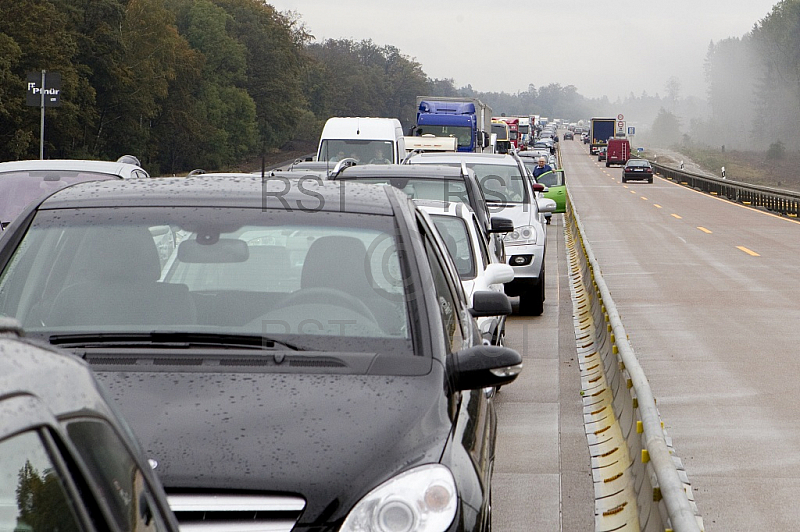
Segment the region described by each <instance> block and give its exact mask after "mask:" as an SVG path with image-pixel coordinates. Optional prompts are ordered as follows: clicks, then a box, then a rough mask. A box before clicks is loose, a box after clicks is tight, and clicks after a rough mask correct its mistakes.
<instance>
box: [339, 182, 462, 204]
mask: <svg viewBox="0 0 800 532" xmlns="http://www.w3.org/2000/svg"><path fill="white" fill-rule="evenodd" d="M345 179H347V177H346V176H345ZM352 180H353V181H358V182H359V183H369V184H379V185H387V184H388V185H392V186H393V187H395V188H399V189H400V190H402V191H403V192H405V193H406V194H408V195H409V196H410V197H411V198H412V199H426V200H437V201H457V202H461V203H467V204H468V203H469V194H468V192H467V184H466V183H465V182H464V181H456V180H454V179H413V178H405V177H365V178H361V177H358V178H353V179H352Z"/></svg>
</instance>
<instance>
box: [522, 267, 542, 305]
mask: <svg viewBox="0 0 800 532" xmlns="http://www.w3.org/2000/svg"><path fill="white" fill-rule="evenodd" d="M544 286H545V285H544V270H542V273H541V274H539V282H538V283H536V285H534V286H532V287H531V289H530V290H528V291H527V292H525V293H524V294H520V296H519V313H520V315H522V316H541V315H542V312H544Z"/></svg>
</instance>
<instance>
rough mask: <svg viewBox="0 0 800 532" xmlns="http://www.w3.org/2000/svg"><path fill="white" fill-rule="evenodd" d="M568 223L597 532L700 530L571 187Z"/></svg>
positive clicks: (689, 491)
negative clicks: (572, 197)
mask: <svg viewBox="0 0 800 532" xmlns="http://www.w3.org/2000/svg"><path fill="white" fill-rule="evenodd" d="M564 220H565V225H566V230H565V235H566V241H567V249H568V253H569V268H570V281H571V286H570V290H571V292H572V300H573V321H574V326H575V340H576V346H577V351H578V362H579V366H580V370H581V394H582V398H583V406H584V425H585V431H586V438H587V441H588V444H589V450H590V456H591V461H592V475H593V479H594V486H595V530H596V531H598V532H600V531H611V530H642V531H645V532H664V531H675V532H699V531H702V530H703V520H702V517H701V516H700V514H699V512H698V509H697V505H696V504H695V502H694V496H693V493H692V486H691V484H690V483H689V480H688V476H687V475H686V472H685V470H684V469H683V465H682V463H681V461H680V459H679V458H678V457H677V456H676V454H675V450H674V448H673V447H672V441H671V439H670V438H669V436H668V435H667V433H666V430H665V429H664V426H663V423H662V422H661V417H660V414H659V412H658V409H657V407H656V402H655V398H654V397H653V394H652V391H651V389H650V385H649V383H648V382H647V378H646V377H645V375H644V372H643V370H642V368H641V366H640V365H639V361H638V359H637V358H636V354H635V353H634V351H633V348H632V347H631V345H630V343H629V342H628V337H627V334H626V332H625V328H624V327H623V325H622V321H621V320H620V317H619V313H618V312H617V309H616V306H615V305H614V301H613V299H612V298H611V294H610V292H609V290H608V287H607V286H606V284H605V281H604V280H603V277H602V274H601V269H600V266H599V264H598V263H597V260H596V259H595V257H594V254H593V253H592V250H591V246H590V245H589V242H588V241H586V239H585V237H584V234H585V233H584V230H583V226H582V224H581V221H580V218H579V216H578V214H577V213H576V212H575V211H574V209H573V206H572V201H571V198H570V195H569V186H567V212H566V213H565V215H564Z"/></svg>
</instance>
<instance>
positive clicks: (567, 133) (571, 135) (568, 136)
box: [564, 130, 575, 140]
mask: <svg viewBox="0 0 800 532" xmlns="http://www.w3.org/2000/svg"><path fill="white" fill-rule="evenodd" d="M574 139H575V134H574V133H573V132H572V131H569V130H567V131H565V132H564V140H574Z"/></svg>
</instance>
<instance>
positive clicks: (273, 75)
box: [0, 0, 800, 175]
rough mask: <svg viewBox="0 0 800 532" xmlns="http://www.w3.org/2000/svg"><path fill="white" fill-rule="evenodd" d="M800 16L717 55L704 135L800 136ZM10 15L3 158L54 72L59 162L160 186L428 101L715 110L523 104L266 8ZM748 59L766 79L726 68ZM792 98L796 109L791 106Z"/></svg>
mask: <svg viewBox="0 0 800 532" xmlns="http://www.w3.org/2000/svg"><path fill="white" fill-rule="evenodd" d="M799 3H800V0H784V1H783V2H781V3H780V4H778V5H777V6H776V7H775V10H774V12H773V13H772V14H771V15H770V16H769V17H767V18H766V19H764V20H763V21H761V22H760V23H759V24H758V25H757V26H756V27H755V28H754V30H753V32H751V34H750V35H748V36H746V37H745V38H743V39H729V40H726V41H722V42H719V43H717V44H713V43H712V46H711V48H710V49H709V57H708V59H707V72H708V76H709V84H710V87H711V88H710V91H709V98H710V103H711V107H712V109H713V113H712V114H711V118H710V119H708V120H707V121H706V122H697V123H696V124H694V123H693V125H696V126H697V127H696V128H695V129H696V130H697V131H700V130H701V129H702V128H706V129H707V130H709V131H710V130H712V129H713V130H714V131H715V132H720V131H722V132H725V131H734V130H733V129H731V128H729V127H728V126H727V125H726V124H727V123H728V122H726V120H727V121H731V120H733V118H732V115H734V113H732V112H731V109H734V108H735V109H737V113H738V114H740V115H741V112H740V111H739V109H741V108H743V107H740V106H743V103H744V100H746V99H748V98H750V99H753V100H754V101H755V102H756V104H755V106H754V107H747V108H748V109H753V110H752V111H750V112H751V113H752V119H749V122H748V124H751V125H752V127H753V128H754V127H757V126H759V124H760V125H761V126H762V127H770V128H774V127H776V126H778V125H780V127H781V128H783V129H782V130H786V131H788V129H789V128H790V127H792V125H793V124H794V123H796V119H797V104H798V102H800V88H799V87H800V66H798V65H800V58H798V57H797V55H798V53H800V52H798V51H799V50H800V46H799V45H798V44H799V43H798V39H799V38H800V31H797V29H796V27H797V26H792V20H794V24H795V25H797V24H798V23H797V16H798V15H797V12H798V11H800V9H798V4H799ZM0 13H3V16H2V17H0V160H16V159H27V158H37V157H38V150H39V109H38V108H36V107H28V106H26V105H25V93H26V79H27V73H29V72H39V71H41V70H42V69H45V70H48V71H51V72H59V73H60V74H61V79H62V82H61V88H62V91H61V106H60V107H54V108H48V109H47V111H46V112H47V121H46V135H45V155H46V157H47V158H91V159H116V158H117V157H119V156H120V155H122V154H134V155H136V156H138V157H139V158H140V159H141V160H142V162H143V165H144V166H145V167H146V168H147V169H148V170H149V171H150V172H151V173H152V174H153V175H164V174H174V173H182V172H186V171H188V170H191V169H193V168H198V167H200V168H204V169H207V170H224V169H228V168H233V167H236V166H237V165H239V164H241V163H242V161H248V160H253V159H255V158H257V157H258V156H260V155H264V154H268V153H272V152H274V151H275V150H277V149H279V148H281V147H285V146H286V145H287V143H290V142H292V141H306V142H309V143H313V142H315V141H316V140H317V139H318V137H319V133H320V131H321V128H322V125H323V124H324V122H325V120H327V119H328V118H329V117H331V116H386V117H396V118H398V119H400V121H401V123H402V124H403V127H404V128H405V129H406V130H408V129H409V128H410V127H411V126H412V125H413V123H414V119H415V113H416V109H415V100H416V96H417V95H433V96H468V97H477V98H480V99H481V100H483V101H484V102H486V103H487V104H489V105H490V106H491V107H492V108H493V110H494V113H495V114H497V115H499V114H507V115H525V114H540V115H542V116H549V117H558V118H568V119H573V120H577V119H579V118H588V117H590V116H598V115H609V116H616V114H617V113H619V112H623V111H625V112H626V115H629V114H631V112H634V113H636V115H638V116H639V117H640V124H642V123H645V122H644V120H646V121H647V122H646V123H648V124H649V123H651V122H652V121H653V120H654V119H656V118H657V116H656V115H657V113H658V110H659V109H661V108H663V109H666V112H669V113H674V114H676V115H680V114H681V113H684V112H694V111H697V109H696V108H698V106H699V104H697V103H696V102H693V101H691V100H681V99H680V98H678V97H677V94H670V90H669V88H668V91H667V94H666V95H665V97H663V98H662V97H660V96H658V95H656V96H654V97H651V96H647V95H646V94H642V96H640V97H634V96H633V95H631V96H630V97H629V98H627V99H625V100H624V101H622V100H617V101H616V102H610V101H608V99H607V98H605V97H604V98H600V99H588V98H585V97H583V96H581V95H580V94H579V93H578V91H577V88H576V87H575V86H572V85H568V86H561V85H559V84H550V85H546V86H542V87H538V88H537V87H535V86H534V85H533V84H530V85H529V87H528V90H527V91H522V92H519V93H516V94H508V93H505V92H499V93H497V92H490V93H485V92H478V91H475V90H473V89H472V86H471V85H466V86H462V87H456V86H455V84H454V82H453V80H452V79H431V78H429V77H428V76H427V75H426V73H425V72H424V71H423V69H422V66H421V65H420V64H419V63H418V62H417V61H416V60H414V59H413V58H410V57H408V56H406V55H405V54H403V53H402V52H401V51H400V50H399V49H397V48H396V47H394V46H390V45H378V44H376V43H374V42H373V41H371V40H365V41H360V42H356V41H352V40H347V39H339V40H337V39H327V40H325V41H322V42H317V41H316V40H315V39H314V37H313V35H311V33H310V31H308V29H307V28H306V27H305V25H304V24H303V22H302V20H301V16H300V14H298V13H294V12H288V13H281V12H278V11H276V10H275V8H274V7H273V6H271V5H270V4H268V3H266V1H265V0H0ZM792 17H795V18H794V19H792ZM742 57H745V58H747V60H748V61H749V62H750V63H748V64H753V65H754V67H755V70H754V71H753V72H757V73H758V75H743V74H742V72H741V69H739V70H738V75H737V74H736V73H734V72H732V71H731V70H730V69H728V68H726V65H729V64H732V65H735V64H737V62H738V61H740V60H741V58H742ZM790 95H792V96H793V98H794V99H793V100H791V101H792V102H794V103H793V105H794V107H793V108H790V109H789V111H790V112H786V109H783V108H781V107H780V106H778V104H777V102H781V101H783V102H786V101H788V100H787V98H788V97H789V96H790ZM687 106H688V107H687ZM700 107H701V106H700ZM687 109H688V111H687ZM692 109H694V111H692ZM629 110H633V111H629ZM636 115H633V116H636ZM759 121H760V122H759ZM685 126H686V124H683V127H684V128H685ZM739 133H740V132H738V133H737V134H739ZM751 134H752V128H751V131H748V132H747V134H746V135H744V137H747V135H751ZM741 136H742V135H741V134H740V137H741ZM730 142H731V145H733V141H730Z"/></svg>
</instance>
